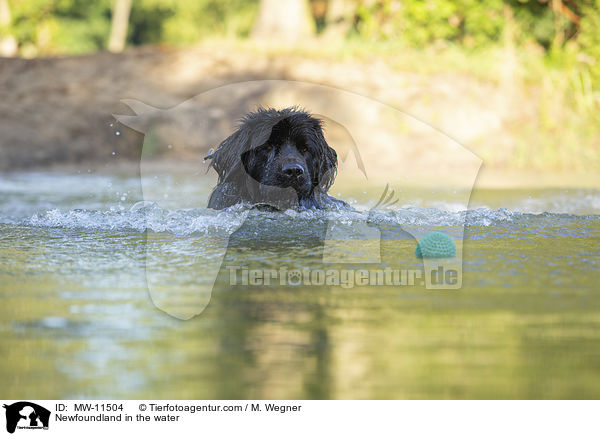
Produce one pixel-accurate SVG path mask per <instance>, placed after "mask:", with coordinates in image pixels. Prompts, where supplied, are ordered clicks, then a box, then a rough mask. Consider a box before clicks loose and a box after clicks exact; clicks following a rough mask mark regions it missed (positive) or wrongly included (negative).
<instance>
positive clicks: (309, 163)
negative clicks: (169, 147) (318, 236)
mask: <svg viewBox="0 0 600 436" xmlns="http://www.w3.org/2000/svg"><path fill="white" fill-rule="evenodd" d="M211 158H212V163H211V166H212V167H213V168H214V169H215V171H216V172H217V174H218V175H219V183H223V182H228V183H233V184H243V183H247V177H251V178H252V180H254V181H255V182H258V184H259V186H264V187H275V188H283V189H293V190H294V192H295V195H296V196H297V200H298V203H300V204H305V205H306V204H308V205H310V204H311V201H312V200H314V199H315V198H317V197H318V196H319V195H321V194H324V193H326V192H327V190H328V189H329V187H330V186H331V185H332V184H333V181H334V178H335V172H336V168H337V155H336V153H335V151H334V150H333V149H332V148H331V147H329V145H327V142H326V141H325V138H324V136H323V130H322V121H321V120H319V119H318V118H315V117H313V116H311V115H309V114H308V113H306V112H304V111H300V110H296V109H284V110H280V111H278V110H275V109H268V110H267V109H259V110H258V111H257V112H253V113H250V114H248V115H247V116H246V117H245V118H244V119H243V120H242V123H241V124H240V126H239V128H238V130H237V131H236V132H235V133H234V134H233V135H231V136H230V137H229V138H227V139H226V140H225V141H223V142H222V143H221V145H219V147H218V148H217V150H216V151H215V153H214V154H213V155H212V156H211ZM257 190H258V189H255V191H257ZM250 191H252V190H250ZM263 191H267V192H273V190H269V189H265V190H263ZM250 194H252V193H251V192H250ZM254 197H256V196H254ZM249 200H250V201H252V200H255V201H256V202H260V201H265V199H264V198H261V199H257V198H254V199H249ZM266 200H267V201H268V199H266Z"/></svg>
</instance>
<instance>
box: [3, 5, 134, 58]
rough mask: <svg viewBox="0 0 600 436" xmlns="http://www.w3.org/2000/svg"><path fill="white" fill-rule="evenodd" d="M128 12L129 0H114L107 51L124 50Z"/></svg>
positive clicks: (118, 51) (116, 51)
mask: <svg viewBox="0 0 600 436" xmlns="http://www.w3.org/2000/svg"><path fill="white" fill-rule="evenodd" d="M0 1H1V0H0ZM130 12H131V0H115V5H114V8H113V14H112V24H111V29H110V39H109V40H108V50H110V51H112V52H114V53H120V52H122V51H123V49H124V48H125V42H126V41H127V28H128V26H129V13H130Z"/></svg>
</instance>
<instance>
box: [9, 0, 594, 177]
mask: <svg viewBox="0 0 600 436" xmlns="http://www.w3.org/2000/svg"><path fill="white" fill-rule="evenodd" d="M0 55H1V56H4V58H2V59H0V83H1V85H0V92H1V93H2V98H1V99H0V111H1V112H2V117H1V118H0V131H2V137H0V169H4V170H6V169H15V168H26V167H39V166H46V167H47V166H49V165H54V164H57V163H61V164H65V163H66V164H69V163H77V162H104V163H106V162H110V161H111V159H113V160H112V162H113V163H114V156H115V155H114V154H113V152H115V153H116V155H118V156H119V157H120V158H121V159H122V160H126V159H131V160H135V159H139V156H140V150H141V145H142V142H143V138H142V137H141V136H140V134H139V133H136V132H135V131H133V130H131V129H129V128H127V127H125V126H118V125H114V124H113V123H114V118H113V117H112V115H111V114H113V113H122V114H123V113H124V114H131V111H130V110H129V108H128V107H126V106H125V105H123V104H122V103H120V102H119V101H120V99H123V98H132V99H136V100H140V101H143V102H145V103H147V104H149V105H152V106H156V107H160V108H169V107H173V106H175V105H177V104H179V103H181V102H182V101H184V100H186V99H188V98H192V97H194V96H196V95H198V94H200V93H202V92H204V91H207V90H209V89H212V88H215V87H217V86H221V85H225V84H229V83H234V82H240V81H246V80H256V79H287V80H296V81H306V82H311V83H317V84H322V85H328V86H335V87H338V88H341V89H344V90H348V91H351V92H355V93H357V94H360V95H363V96H367V97H370V98H372V99H375V100H378V101H381V102H383V103H385V104H388V105H391V106H393V107H395V108H397V109H400V110H402V111H405V112H406V113H408V114H410V115H413V116H415V117H416V118H418V119H420V120H422V121H424V122H426V123H428V124H430V125H432V126H433V127H435V128H438V129H440V130H442V131H443V132H445V133H446V134H448V135H450V136H451V137H453V138H454V139H456V140H458V141H459V142H460V143H461V144H464V145H465V146H467V147H468V148H469V149H471V150H472V151H474V152H475V153H476V154H477V155H478V156H480V157H481V158H482V159H483V161H484V164H485V172H484V176H486V175H489V174H492V173H494V172H495V174H496V176H493V177H492V176H490V177H491V178H492V179H494V178H495V179H503V178H505V176H506V175H507V174H511V175H512V174H518V175H520V176H522V177H523V178H527V177H530V178H532V174H534V173H535V174H536V176H535V177H533V179H535V180H539V178H538V174H550V176H549V177H550V179H549V180H551V181H556V180H557V179H556V175H557V174H560V175H564V176H565V177H567V178H569V177H573V175H574V174H576V175H577V176H576V178H577V180H580V181H581V180H586V181H588V182H589V183H592V184H594V183H595V182H593V181H592V179H593V178H594V176H593V175H594V174H595V173H597V172H598V169H599V168H600V122H599V121H600V120H599V116H598V113H599V111H598V109H600V0H515V1H502V0H490V1H475V0H459V1H450V0H439V1H430V0H403V1H399V0H310V1H309V0H286V1H276V0H249V1H243V0H225V1H216V0H198V1H174V0H99V1H95V2H88V1H84V0H27V1H23V0H0ZM308 109H309V110H310V108H308ZM215 129H218V126H217V127H216V128H215ZM157 131H160V129H158V130H157ZM229 133H230V132H229V131H226V130H225V129H223V131H221V130H215V131H213V132H212V134H211V135H210V140H207V141H206V142H202V141H201V142H200V143H194V144H193V145H192V146H191V149H194V147H195V148H200V149H201V151H202V152H204V151H206V150H208V149H209V148H210V147H211V146H216V145H218V142H219V139H223V138H224V137H226V136H227V135H228V134H229ZM173 134H174V133H173V132H170V133H169V135H170V137H172V136H173ZM158 135H159V136H160V132H159V133H158ZM170 141H171V142H172V139H170ZM182 142H187V143H190V141H189V140H185V139H182ZM177 149H178V150H180V151H184V150H186V149H187V150H188V151H189V150H190V147H187V148H186V147H184V146H182V147H178V148H177ZM582 176H583V177H582ZM541 177H542V178H543V176H541ZM565 180H566V179H565ZM588 182H586V183H588Z"/></svg>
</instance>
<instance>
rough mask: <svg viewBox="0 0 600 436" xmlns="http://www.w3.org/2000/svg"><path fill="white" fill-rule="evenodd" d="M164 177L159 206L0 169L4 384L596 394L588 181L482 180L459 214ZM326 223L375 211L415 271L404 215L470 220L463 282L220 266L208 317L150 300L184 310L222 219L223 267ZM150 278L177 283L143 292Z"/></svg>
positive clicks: (290, 393) (454, 224)
mask: <svg viewBox="0 0 600 436" xmlns="http://www.w3.org/2000/svg"><path fill="white" fill-rule="evenodd" d="M145 177H150V178H152V177H153V176H152V175H145ZM169 187H170V188H172V189H170V190H169V193H168V195H167V194H165V195H167V197H164V195H162V194H161V196H162V199H163V201H162V202H160V204H151V203H139V202H140V201H142V200H144V197H143V196H142V191H141V184H140V179H139V178H138V177H134V176H131V175H123V174H122V175H119V174H112V175H107V174H104V175H99V174H95V173H87V172H86V171H82V172H81V174H78V173H77V172H72V173H67V172H62V173H59V172H56V173H53V172H44V173H14V174H4V175H2V176H1V177H0V298H2V302H3V304H2V305H0V313H1V316H0V319H1V324H0V326H1V329H0V344H2V351H3V353H2V354H3V359H2V363H0V369H1V370H0V385H1V386H2V387H3V396H4V397H5V398H39V399H41V398H197V399H201V398H282V399H294V398H598V397H600V370H599V369H600V293H599V292H598V291H599V287H598V282H599V279H600V215H599V214H600V191H599V190H582V189H569V190H565V189H547V190H528V191H525V190H510V191H501V190H496V191H486V190H478V191H476V192H475V194H474V195H473V198H472V202H471V209H472V210H471V211H469V212H465V211H464V210H460V208H459V207H457V206H456V205H455V204H452V203H451V202H443V201H442V202H440V201H436V199H435V195H429V194H431V193H428V192H422V191H418V190H414V191H412V192H407V193H405V196H404V197H403V201H402V204H403V206H402V207H400V208H399V209H398V210H396V211H392V212H390V211H388V212H384V211H382V212H376V213H369V211H368V206H367V205H363V204H361V203H360V201H359V202H357V203H355V204H354V206H355V207H356V208H357V209H358V210H357V211H354V212H327V213H326V212H320V211H305V212H300V213H297V212H288V213H285V214H277V213H272V212H253V213H252V214H250V215H249V216H248V217H246V216H245V215H244V212H243V211H242V210H233V211H227V212H217V211H211V210H206V209H204V208H202V207H199V206H198V205H197V204H194V199H197V198H206V196H207V194H208V192H207V188H206V187H205V186H200V185H198V184H196V183H194V182H193V178H191V177H187V176H181V178H179V179H178V178H172V179H168V180H166V181H164V182H163V183H162V188H165V189H167V188H169ZM244 219H245V220H246V223H247V225H245V226H243V227H241V228H239V229H238V227H239V224H240V223H241V222H242V221H243V220H244ZM332 221H335V222H336V223H338V225H339V226H342V227H344V226H345V229H346V231H350V230H351V229H354V228H356V227H357V223H369V225H370V226H371V227H372V228H376V229H377V230H378V231H380V232H381V235H382V236H383V239H382V240H381V246H380V250H379V251H377V254H380V256H381V258H380V261H381V262H382V264H384V265H385V266H386V267H392V268H398V269H419V268H421V269H422V262H421V261H419V260H418V259H416V257H415V256H414V248H415V245H416V242H415V240H414V239H413V238H412V237H411V236H410V235H409V234H406V233H404V232H403V231H402V230H406V229H410V228H412V229H415V228H416V229H419V230H420V231H422V232H428V231H433V230H438V231H443V232H445V233H447V234H449V235H451V236H453V237H455V238H457V237H459V236H460V235H461V234H462V224H463V222H465V221H466V228H465V241H464V244H463V255H464V263H463V286H462V288H461V289H460V290H427V289H425V288H424V287H423V286H422V285H420V284H419V283H417V284H415V285H414V286H401V287H398V286H358V285H357V286H352V287H349V288H343V287H341V286H327V285H322V286H305V285H299V286H284V287H281V286H273V285H271V286H229V285H228V282H227V279H228V274H227V271H224V270H223V269H222V270H221V272H220V274H219V276H218V277H217V279H216V282H215V284H214V290H213V292H212V297H211V299H210V304H208V306H207V307H206V309H205V310H204V311H203V312H202V313H201V314H200V315H199V316H197V317H194V318H192V319H190V320H188V321H182V320H180V319H177V318H175V317H172V316H169V315H168V314H166V313H165V312H163V311H162V310H160V309H159V308H157V306H156V305H155V303H158V304H159V306H160V304H169V305H171V306H170V307H171V308H174V309H173V310H185V309H186V308H190V307H194V304H195V296H194V295H192V294H191V293H190V292H189V289H195V288H194V287H193V286H190V284H192V285H197V286H199V287H203V289H205V288H206V287H207V286H208V287H209V288H211V287H212V281H211V280H208V279H206V280H205V278H206V277H205V276H208V275H210V271H209V269H210V268H208V266H207V265H212V264H211V262H212V263H213V264H214V263H215V262H217V266H218V264H219V263H220V257H219V255H220V254H222V253H221V252H220V251H219V250H220V249H222V248H223V247H222V246H221V245H219V243H221V242H222V240H221V239H219V238H217V237H215V235H222V234H228V233H230V232H233V231H235V233H234V236H233V237H232V240H231V243H230V244H229V247H228V248H227V253H226V255H225V261H224V264H225V263H228V264H232V263H233V264H236V265H243V266H248V267H252V268H263V269H269V268H273V269H277V268H280V267H281V266H282V265H284V266H287V267H290V268H293V267H298V266H299V265H300V266H302V267H309V268H323V254H324V249H323V243H324V239H325V234H326V231H327V223H328V222H332ZM346 248H348V250H349V251H352V250H354V252H352V253H350V254H352V255H354V256H355V257H356V256H358V257H361V256H363V257H364V258H366V257H368V256H369V255H371V254H372V247H370V246H369V241H368V240H360V243H359V245H358V248H357V246H356V245H353V246H349V247H346ZM198 253H202V256H201V257H202V259H203V261H202V262H201V263H199V262H198ZM346 266H349V267H351V268H356V267H361V266H360V265H359V264H348V265H346ZM367 266H368V265H367ZM202 268H205V269H204V270H203V269H202ZM147 278H152V279H154V278H158V279H159V280H163V281H166V283H168V284H169V286H167V287H163V288H161V289H157V293H156V294H154V295H152V294H150V293H149V291H148V281H147ZM213 279H214V277H213ZM203 280H204V281H203ZM209 285H210V286H209Z"/></svg>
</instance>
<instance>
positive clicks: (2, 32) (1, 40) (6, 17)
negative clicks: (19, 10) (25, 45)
mask: <svg viewBox="0 0 600 436" xmlns="http://www.w3.org/2000/svg"><path fill="white" fill-rule="evenodd" d="M11 21H12V20H11V16H10V6H9V4H8V0H0V56H6V57H10V56H15V55H16V54H17V48H18V47H17V40H16V39H15V37H14V36H13V35H12V34H11V33H10V25H11Z"/></svg>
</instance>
